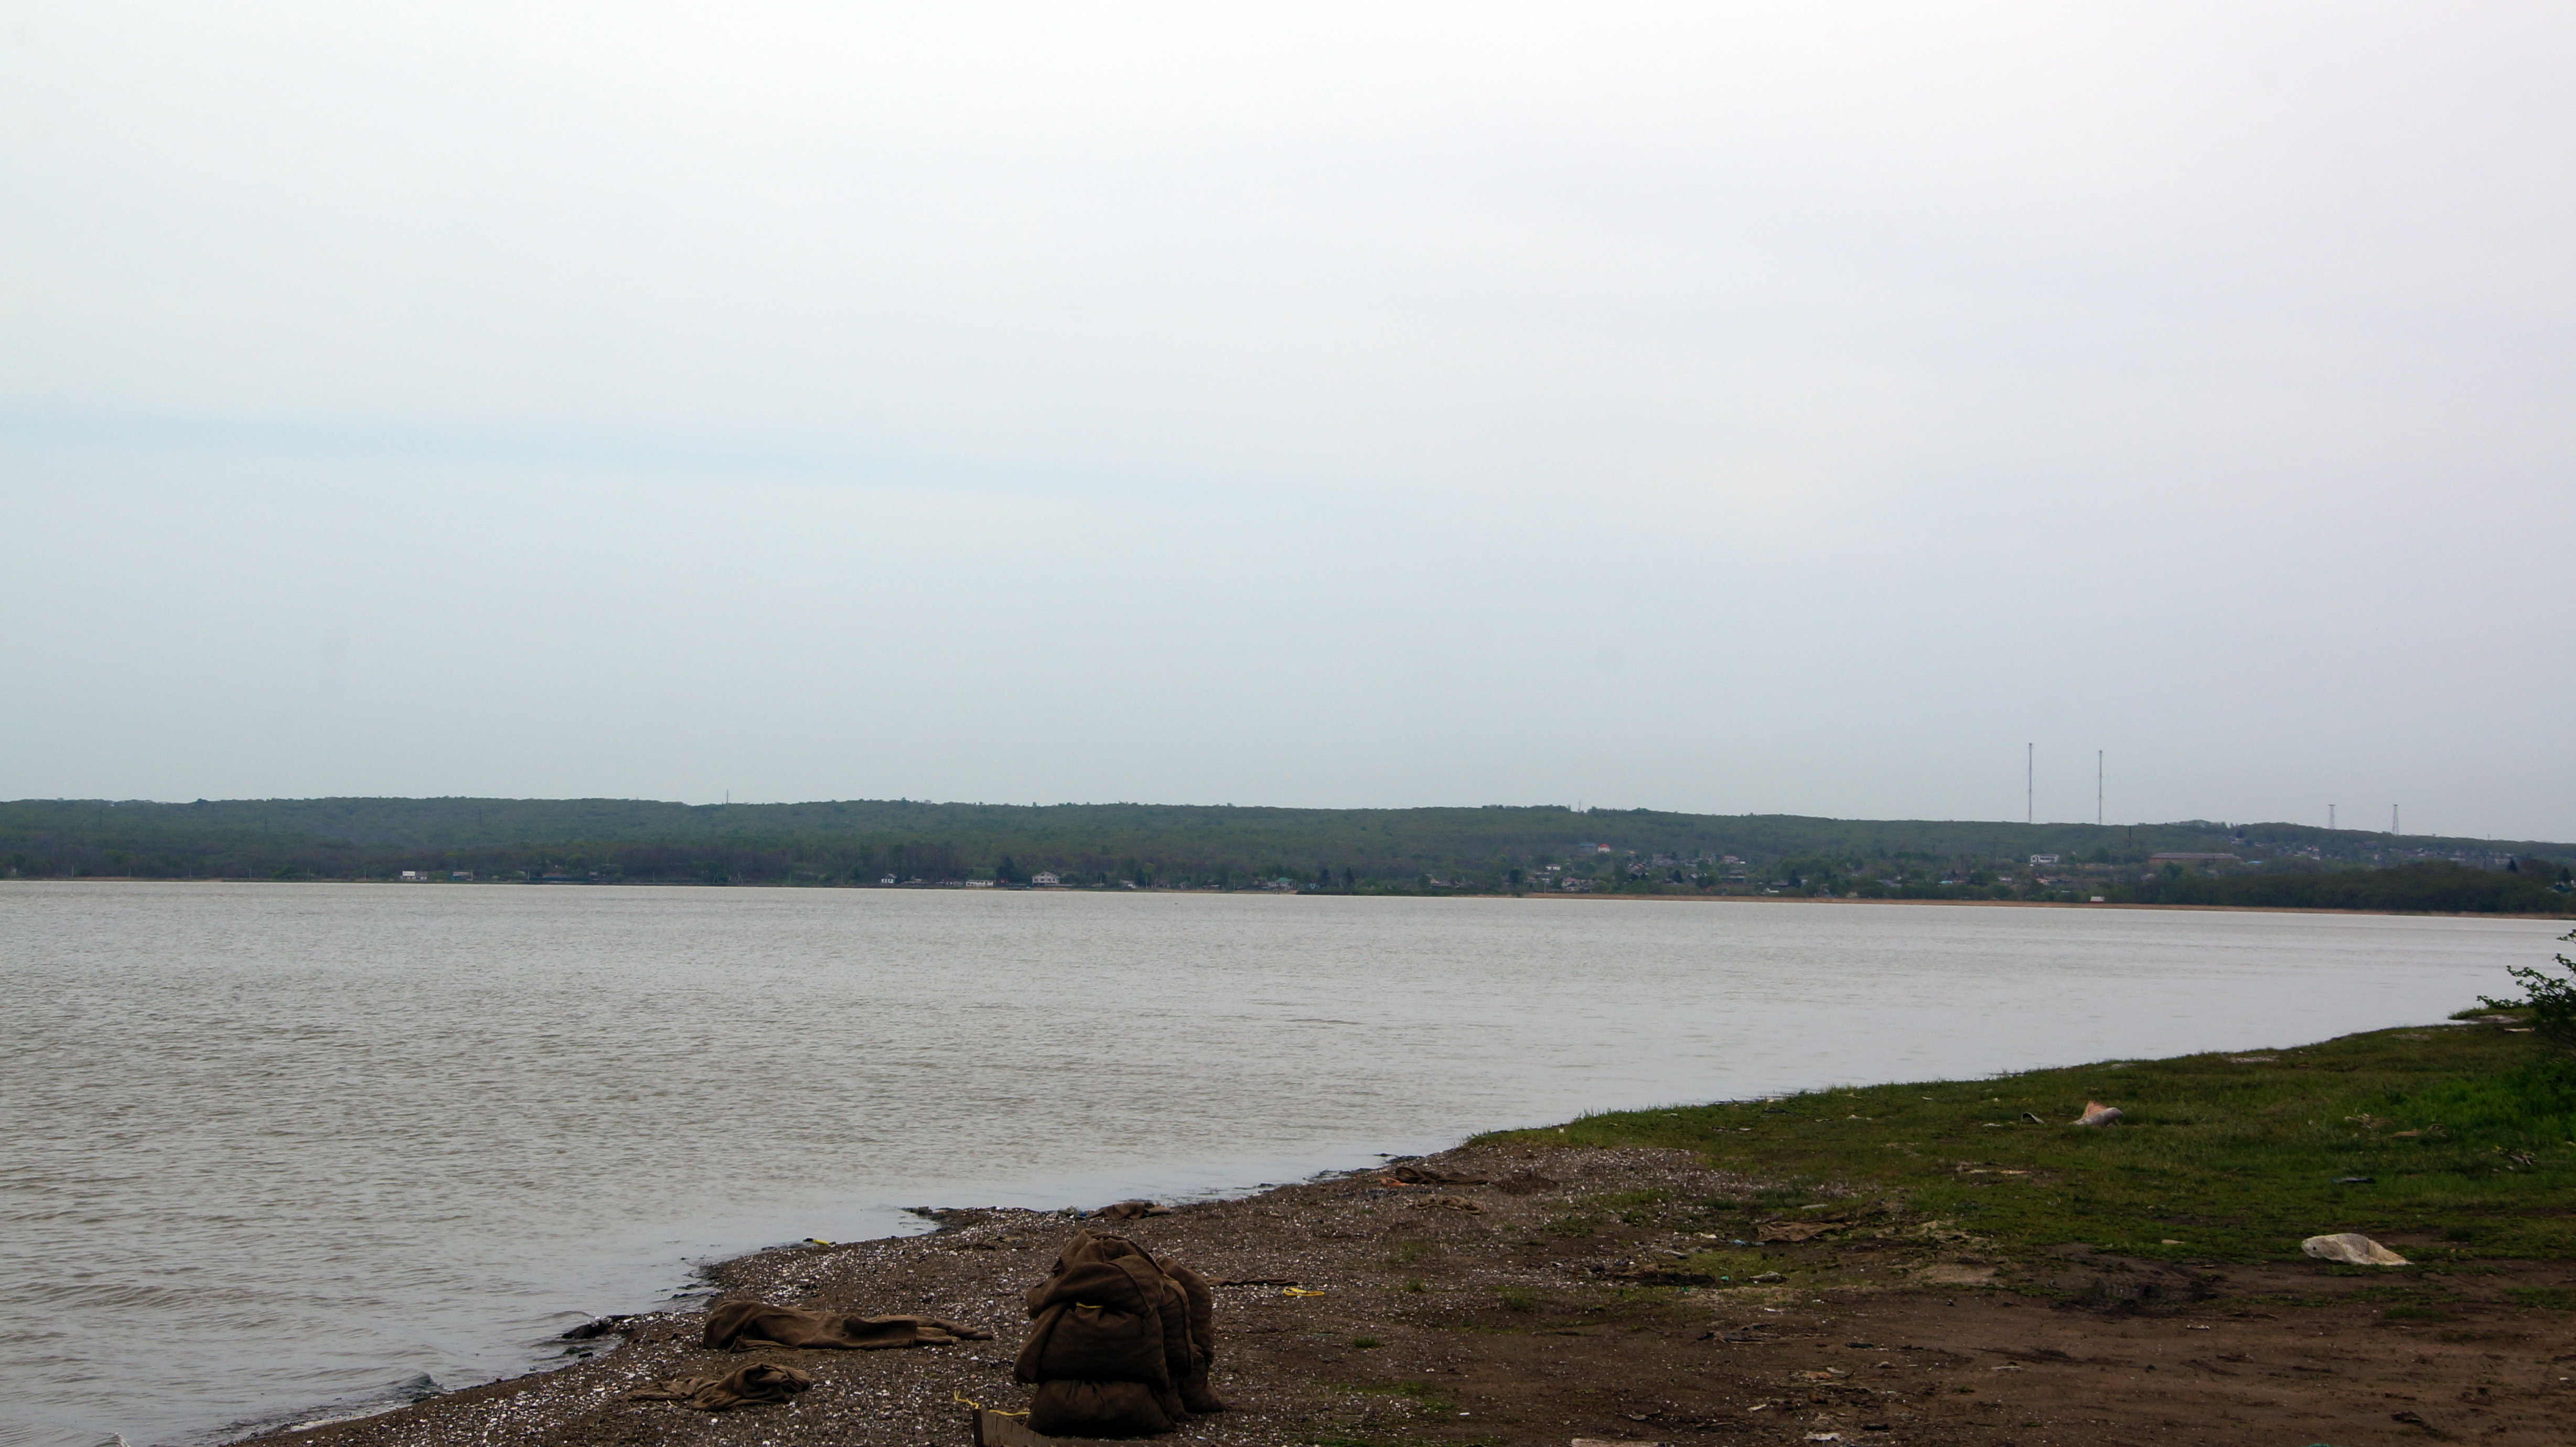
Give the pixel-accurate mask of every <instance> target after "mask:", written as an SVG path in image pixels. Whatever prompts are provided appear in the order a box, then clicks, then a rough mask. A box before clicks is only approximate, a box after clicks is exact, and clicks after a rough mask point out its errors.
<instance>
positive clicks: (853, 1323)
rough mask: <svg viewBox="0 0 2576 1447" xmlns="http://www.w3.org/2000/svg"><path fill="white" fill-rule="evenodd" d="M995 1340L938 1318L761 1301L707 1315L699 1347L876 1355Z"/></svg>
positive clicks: (741, 1303)
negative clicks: (863, 1313) (854, 1312)
mask: <svg viewBox="0 0 2576 1447" xmlns="http://www.w3.org/2000/svg"><path fill="white" fill-rule="evenodd" d="M992 1339H993V1334H992V1333H991V1332H989V1331H977V1330H976V1329H975V1328H973V1327H971V1326H960V1325H958V1324H957V1323H956V1322H953V1321H942V1320H941V1319H939V1318H938V1317H935V1316H843V1315H841V1314H839V1313H837V1312H815V1311H799V1310H797V1309H796V1308H794V1307H792V1306H771V1305H769V1304H767V1303H766V1302H759V1301H728V1302H724V1303H722V1304H720V1305H718V1306H717V1307H716V1308H715V1310H713V1311H711V1312H708V1313H707V1328H706V1334H705V1336H703V1337H702V1338H701V1339H700V1344H701V1345H703V1346H705V1347H707V1348H709V1349H710V1350H717V1351H749V1350H751V1349H753V1348H755V1347H787V1348H790V1349H792V1350H797V1351H854V1352H872V1351H885V1350H887V1349H889V1348H895V1347H919V1346H942V1345H945V1344H947V1343H950V1342H961V1341H991V1340H992Z"/></svg>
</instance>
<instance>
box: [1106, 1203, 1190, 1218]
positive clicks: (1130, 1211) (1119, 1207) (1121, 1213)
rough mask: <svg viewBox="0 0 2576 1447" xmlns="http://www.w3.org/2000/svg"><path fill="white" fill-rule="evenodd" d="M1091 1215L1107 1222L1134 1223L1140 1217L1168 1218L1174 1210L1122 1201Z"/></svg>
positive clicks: (1167, 1207) (1152, 1204) (1151, 1204)
mask: <svg viewBox="0 0 2576 1447" xmlns="http://www.w3.org/2000/svg"><path fill="white" fill-rule="evenodd" d="M1091 1214H1093V1215H1095V1216H1098V1217H1100V1218H1101V1219H1102V1220H1105V1221H1133V1220H1135V1219H1136V1218H1137V1217H1139V1216H1168V1215H1170V1214H1172V1208H1171V1207H1169V1206H1157V1205H1155V1204H1154V1203H1153V1202H1151V1201H1120V1202H1118V1203H1116V1204H1114V1205H1108V1206H1103V1207H1101V1208H1100V1209H1099V1210H1097V1211H1094V1212H1092V1213H1091Z"/></svg>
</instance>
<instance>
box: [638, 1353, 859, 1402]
mask: <svg viewBox="0 0 2576 1447" xmlns="http://www.w3.org/2000/svg"><path fill="white" fill-rule="evenodd" d="M812 1385H814V1379H813V1378H812V1377H810V1376H808V1375H806V1374H805V1373H803V1372H800V1371H798V1370H796V1369H795V1368H794V1367H781V1366H774V1365H772V1364H770V1363H768V1362H753V1363H752V1364H751V1365H749V1366H745V1367H736V1368H735V1369H734V1370H733V1371H731V1372H729V1373H727V1374H726V1375H724V1376H721V1377H673V1378H672V1379H671V1380H669V1381H667V1382H663V1383H660V1384H659V1385H656V1386H650V1387H639V1388H637V1389H636V1390H634V1391H632V1392H629V1393H627V1394H626V1396H627V1399H628V1400H629V1401H635V1402H686V1403H688V1404H689V1405H690V1406H692V1407H696V1408H698V1409H700V1410H702V1411H708V1412H729V1411H732V1410H733V1409H734V1408H736V1407H743V1406H750V1405H753V1404H756V1403H763V1402H784V1401H786V1400H787V1399H788V1398H789V1397H792V1396H794V1395H796V1394H797V1393H798V1392H801V1391H804V1390H805V1389H806V1388H808V1387H810V1386H812Z"/></svg>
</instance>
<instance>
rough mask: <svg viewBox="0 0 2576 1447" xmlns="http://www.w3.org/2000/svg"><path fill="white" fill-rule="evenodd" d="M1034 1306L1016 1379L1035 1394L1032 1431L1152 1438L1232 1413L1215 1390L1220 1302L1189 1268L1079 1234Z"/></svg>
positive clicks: (1111, 1239)
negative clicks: (1197, 1416) (1211, 1380)
mask: <svg viewBox="0 0 2576 1447" xmlns="http://www.w3.org/2000/svg"><path fill="white" fill-rule="evenodd" d="M1028 1306H1029V1316H1030V1318H1031V1325H1030V1327H1029V1336H1028V1341H1027V1342H1026V1344H1025V1345H1023V1346H1022V1347H1021V1348H1020V1354H1019V1356H1018V1358H1017V1359H1016V1360H1015V1361H1013V1362H1012V1364H1011V1375H1012V1377H1013V1378H1014V1379H1016V1380H1018V1381H1021V1382H1025V1383H1027V1384H1029V1385H1031V1386H1033V1387H1035V1388H1037V1391H1036V1393H1035V1394H1034V1395H1033V1396H1032V1397H1031V1398H1030V1401H1029V1421H1028V1426H1029V1430H1030V1431H1032V1432H1039V1433H1044V1434H1046V1435H1048V1436H1077V1437H1131V1436H1139V1435H1151V1434H1155V1433H1161V1432H1169V1431H1171V1430H1172V1429H1174V1428H1175V1427H1178V1426H1180V1425H1181V1424H1182V1423H1184V1422H1186V1421H1188V1420H1189V1417H1190V1414H1191V1413H1194V1412H1222V1411H1224V1410H1225V1409H1226V1404H1225V1403H1224V1402H1223V1401H1222V1400H1220V1399H1219V1398H1218V1397H1217V1395H1216V1394H1215V1393H1214V1392H1213V1391H1211V1390H1210V1389H1209V1387H1208V1367H1209V1364H1210V1363H1211V1362H1213V1361H1214V1360H1215V1359H1216V1331H1215V1321H1214V1317H1215V1309H1216V1299H1215V1297H1214V1296H1213V1295H1212V1294H1211V1293H1210V1292H1209V1290H1208V1284H1207V1279H1206V1278H1205V1277H1202V1276H1200V1275H1199V1274H1198V1273H1197V1272H1195V1271H1192V1270H1190V1269H1189V1268H1188V1267H1186V1266H1180V1265H1177V1264H1172V1265H1167V1264H1165V1263H1162V1262H1159V1261H1156V1260H1155V1259H1154V1258H1153V1257H1152V1256H1150V1255H1148V1254H1147V1253H1146V1252H1145V1249H1144V1248H1143V1247H1141V1246H1138V1245H1137V1244H1136V1243H1134V1242H1133V1241H1129V1240H1127V1239H1126V1238H1125V1237H1122V1236H1108V1235H1095V1234H1093V1233H1092V1232H1089V1231H1076V1232H1075V1233H1074V1235H1073V1239H1072V1240H1071V1241H1069V1242H1067V1243H1066V1245H1065V1247H1064V1249H1063V1251H1061V1252H1059V1253H1058V1254H1057V1256H1056V1261H1055V1269H1054V1270H1053V1271H1051V1272H1049V1273H1048V1275H1047V1279H1046V1280H1044V1281H1041V1282H1039V1283H1038V1284H1037V1285H1036V1286H1033V1287H1031V1288H1029V1293H1028Z"/></svg>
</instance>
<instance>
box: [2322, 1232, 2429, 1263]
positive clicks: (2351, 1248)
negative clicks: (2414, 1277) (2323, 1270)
mask: <svg viewBox="0 0 2576 1447" xmlns="http://www.w3.org/2000/svg"><path fill="white" fill-rule="evenodd" d="M2299 1249H2300V1250H2302V1251H2304V1252H2306V1253H2308V1254H2309V1255H2310V1256H2313V1257H2315V1258H2317V1259H2318V1260H2319V1261H2339V1262H2342V1263H2343V1264H2344V1265H2347V1266H2407V1265H2412V1264H2413V1263H2411V1262H2409V1261H2408V1260H2407V1259H2406V1258H2405V1257H2403V1256H2400V1255H2398V1254H2397V1253H2396V1252H2394V1251H2391V1250H2389V1249H2388V1248H2387V1247H2385V1246H2382V1245H2380V1244H2379V1243H2378V1242H2376V1241H2373V1240H2371V1239H2370V1238H2369V1237H2367V1236H2364V1235H2362V1234H2361V1233H2360V1232H2358V1231H2344V1232H2339V1233H2337V1234H2336V1235H2332V1236H2311V1237H2309V1238H2308V1239H2307V1240H2305V1241H2302V1242H2300V1243H2299Z"/></svg>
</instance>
